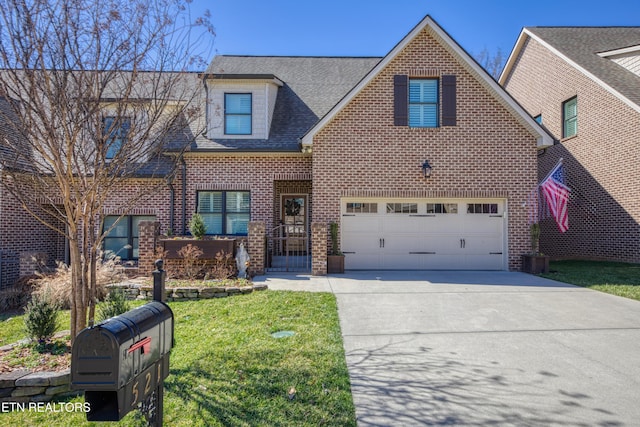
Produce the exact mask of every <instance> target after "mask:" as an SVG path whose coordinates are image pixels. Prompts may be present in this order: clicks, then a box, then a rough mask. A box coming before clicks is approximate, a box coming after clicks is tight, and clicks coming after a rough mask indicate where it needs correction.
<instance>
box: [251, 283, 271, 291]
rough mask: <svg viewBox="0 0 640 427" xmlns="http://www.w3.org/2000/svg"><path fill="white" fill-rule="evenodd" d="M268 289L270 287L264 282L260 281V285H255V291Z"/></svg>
mask: <svg viewBox="0 0 640 427" xmlns="http://www.w3.org/2000/svg"><path fill="white" fill-rule="evenodd" d="M267 289H269V287H268V286H267V285H266V284H264V283H260V284H259V285H253V290H254V291H266V290H267Z"/></svg>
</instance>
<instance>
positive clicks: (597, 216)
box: [500, 27, 640, 262]
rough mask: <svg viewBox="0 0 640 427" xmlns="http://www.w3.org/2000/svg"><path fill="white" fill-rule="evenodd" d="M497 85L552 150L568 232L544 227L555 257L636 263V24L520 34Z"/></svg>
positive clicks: (639, 226)
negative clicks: (560, 170) (566, 196)
mask: <svg viewBox="0 0 640 427" xmlns="http://www.w3.org/2000/svg"><path fill="white" fill-rule="evenodd" d="M500 83H501V84H502V85H503V86H504V87H505V88H506V89H507V91H508V92H509V93H510V94H511V95H512V96H514V97H515V98H516V100H517V101H518V102H519V103H520V104H521V105H522V106H523V107H524V108H525V109H526V110H527V111H528V112H529V113H530V114H531V115H532V116H534V117H535V118H536V120H538V121H539V122H541V123H542V125H543V126H544V127H545V128H546V129H548V130H549V132H551V133H552V134H553V135H554V137H555V139H556V140H557V143H556V144H555V145H554V146H553V147H549V148H547V149H545V150H544V151H543V152H542V153H541V155H540V156H539V158H538V162H539V170H538V178H539V179H543V178H544V177H545V176H546V175H547V173H548V172H549V171H550V170H551V168H553V166H554V165H555V164H556V163H557V162H558V160H559V159H560V158H562V159H563V163H564V165H565V179H566V182H567V185H568V186H569V187H570V188H571V197H570V201H569V230H568V231H567V232H565V233H560V232H559V231H558V229H557V227H556V226H555V224H554V222H553V220H545V221H543V222H542V227H541V228H542V235H541V240H540V245H541V248H540V249H541V251H542V252H543V253H545V254H548V255H551V256H553V257H556V258H593V259H608V260H619V261H629V262H640V198H639V197H638V195H639V194H640V179H639V178H638V177H639V176H640V154H639V148H640V144H639V139H638V138H639V135H640V27H528V28H524V29H523V30H522V32H521V34H520V36H519V38H518V40H517V42H516V45H515V47H514V49H513V51H512V53H511V55H510V57H509V60H508V61H507V64H506V66H505V69H504V71H503V73H502V75H501V77H500Z"/></svg>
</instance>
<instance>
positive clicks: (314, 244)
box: [311, 222, 327, 276]
mask: <svg viewBox="0 0 640 427" xmlns="http://www.w3.org/2000/svg"><path fill="white" fill-rule="evenodd" d="M311 274H313V275H314V276H325V275H326V274H327V224H326V223H324V222H312V223H311Z"/></svg>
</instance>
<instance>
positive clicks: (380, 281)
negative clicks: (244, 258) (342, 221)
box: [257, 271, 640, 426]
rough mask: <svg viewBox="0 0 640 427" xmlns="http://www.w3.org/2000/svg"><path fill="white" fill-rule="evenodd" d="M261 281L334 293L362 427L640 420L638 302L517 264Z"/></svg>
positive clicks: (626, 423)
mask: <svg viewBox="0 0 640 427" xmlns="http://www.w3.org/2000/svg"><path fill="white" fill-rule="evenodd" d="M257 281H262V282H264V283H267V284H268V285H269V288H270V289H298V290H308V291H327V292H333V293H334V294H335V295H336V297H337V300H338V309H339V316H340V324H341V327H342V334H343V337H344V347H345V352H346V357H347V366H348V368H349V374H350V377H351V388H352V392H353V399H354V403H355V406H356V415H357V418H358V426H419V425H455V426H485V425H501V426H502V425H513V426H552V425H561V426H638V425H640V302H637V301H633V300H628V299H624V298H620V297H615V296H611V295H607V294H604V293H600V292H596V291H590V290H588V289H584V288H579V287H574V286H569V285H566V284H562V283H558V282H554V281H550V280H545V279H541V278H538V277H535V276H531V275H527V274H523V273H513V272H458V271H456V272H451V271H447V272H440V271H432V272H390V271H385V272H354V273H347V274H344V275H335V276H327V277H310V276H294V275H290V276H286V275H283V276H279V277H276V276H268V277H260V278H257Z"/></svg>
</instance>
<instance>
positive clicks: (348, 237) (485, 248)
mask: <svg viewBox="0 0 640 427" xmlns="http://www.w3.org/2000/svg"><path fill="white" fill-rule="evenodd" d="M341 205H342V208H341V209H342V223H341V243H342V251H343V252H344V253H345V255H346V257H345V268H346V269H351V270H375V269H384V270H504V269H506V265H507V264H506V259H507V254H506V250H505V247H506V246H505V232H504V230H505V215H504V205H505V203H504V200H394V199H390V200H382V199H369V200H367V199H363V200H357V199H343V200H342V202H341Z"/></svg>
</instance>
